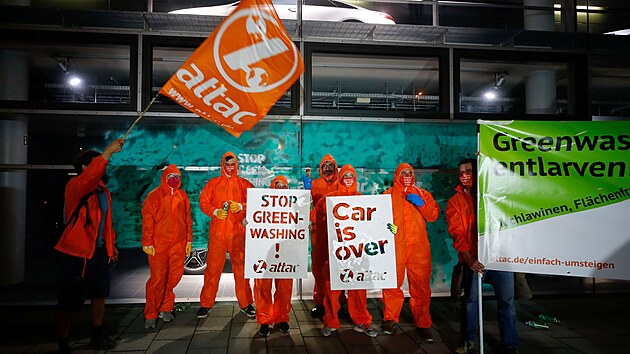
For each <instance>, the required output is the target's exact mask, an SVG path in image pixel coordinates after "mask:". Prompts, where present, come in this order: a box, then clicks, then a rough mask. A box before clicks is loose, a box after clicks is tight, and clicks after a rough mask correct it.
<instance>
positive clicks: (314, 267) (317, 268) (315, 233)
mask: <svg viewBox="0 0 630 354" xmlns="http://www.w3.org/2000/svg"><path fill="white" fill-rule="evenodd" d="M326 161H330V162H332V163H333V165H335V172H334V174H333V175H332V177H331V178H330V180H329V181H326V180H325V179H324V178H323V177H322V176H323V173H322V165H323V164H324V163H325V162H326ZM319 175H320V177H319V178H317V179H315V180H313V184H312V186H311V196H312V198H313V205H315V206H317V203H318V202H319V201H320V200H321V199H322V197H324V196H325V195H326V194H328V193H330V192H333V191H336V190H337V177H338V174H337V162H336V161H335V159H334V158H333V157H332V156H331V155H330V154H326V155H325V156H324V157H323V158H322V160H321V161H320V163H319ZM313 212H314V215H312V216H311V221H312V222H313V223H312V227H311V271H312V272H313V278H314V279H315V285H314V287H313V302H315V305H323V304H324V295H325V293H326V290H325V280H324V279H325V277H324V274H323V273H322V270H323V269H324V262H326V259H328V237H327V235H328V233H327V230H326V219H325V215H326V210H325V209H324V215H318V214H317V208H314V209H313Z"/></svg>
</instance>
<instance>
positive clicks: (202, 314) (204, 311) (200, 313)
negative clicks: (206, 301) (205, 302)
mask: <svg viewBox="0 0 630 354" xmlns="http://www.w3.org/2000/svg"><path fill="white" fill-rule="evenodd" d="M210 311H212V307H200V308H199V310H197V318H206V317H208V313H209V312H210Z"/></svg>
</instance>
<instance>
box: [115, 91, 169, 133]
mask: <svg viewBox="0 0 630 354" xmlns="http://www.w3.org/2000/svg"><path fill="white" fill-rule="evenodd" d="M159 95H160V93H159V92H158V93H157V95H155V97H153V99H152V100H151V102H149V105H148V106H147V108H145V109H144V111H142V112H140V115H139V116H138V118H136V120H135V121H134V122H133V124H132V125H131V126H130V127H129V129H128V130H127V132H126V133H125V135H124V136H123V140H127V136H128V135H129V133H131V129H133V127H135V126H136V124H138V121H140V119H141V118H142V117H143V116H144V114H145V113H147V111H148V110H149V107H151V105H152V104H153V102H155V100H156V99H157V98H158V96H159Z"/></svg>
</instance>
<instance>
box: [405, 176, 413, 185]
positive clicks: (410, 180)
mask: <svg viewBox="0 0 630 354" xmlns="http://www.w3.org/2000/svg"><path fill="white" fill-rule="evenodd" d="M402 181H403V185H404V186H405V187H409V186H410V185H411V184H412V183H413V177H412V176H406V177H403V178H402Z"/></svg>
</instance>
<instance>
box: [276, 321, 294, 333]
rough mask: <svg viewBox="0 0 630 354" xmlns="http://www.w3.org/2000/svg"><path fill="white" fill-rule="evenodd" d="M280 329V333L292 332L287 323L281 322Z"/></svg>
mask: <svg viewBox="0 0 630 354" xmlns="http://www.w3.org/2000/svg"><path fill="white" fill-rule="evenodd" d="M278 327H280V332H282V333H289V331H290V330H291V327H289V324H288V323H287V322H280V324H279V325H278Z"/></svg>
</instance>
